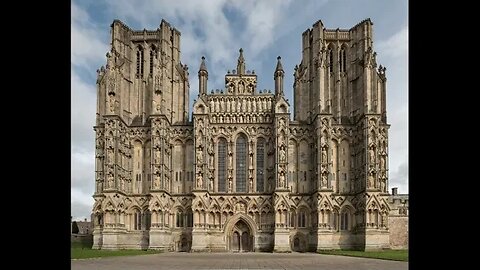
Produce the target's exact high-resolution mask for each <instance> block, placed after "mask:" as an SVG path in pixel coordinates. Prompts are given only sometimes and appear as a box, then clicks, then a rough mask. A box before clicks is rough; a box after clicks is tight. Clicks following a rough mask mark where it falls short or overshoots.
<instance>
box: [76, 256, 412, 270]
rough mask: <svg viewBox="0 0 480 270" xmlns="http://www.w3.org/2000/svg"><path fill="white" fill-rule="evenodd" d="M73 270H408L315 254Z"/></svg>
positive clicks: (140, 261) (102, 263) (96, 263)
mask: <svg viewBox="0 0 480 270" xmlns="http://www.w3.org/2000/svg"><path fill="white" fill-rule="evenodd" d="M72 269H74V270H77V269H78V270H83V269H98V270H122V269H128V270H142V269H155V270H158V269H218V270H220V269H263V270H280V269H299V270H300V269H305V270H307V269H316V270H317V269H327V270H329V269H338V270H347V269H352V270H353V269H355V270H363V269H365V270H367V269H368V270H376V269H382V270H385V269H389V270H397V269H402V270H406V269H408V262H397V261H387V260H377V259H367V258H357V257H347V256H333V255H323V254H315V253H286V254H283V253H161V254H152V255H140V256H127V257H109V258H98V259H83V260H72Z"/></svg>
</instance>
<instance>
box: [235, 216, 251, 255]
mask: <svg viewBox="0 0 480 270" xmlns="http://www.w3.org/2000/svg"><path fill="white" fill-rule="evenodd" d="M230 243H231V245H230V250H231V251H236V252H248V251H252V249H253V248H252V247H253V236H252V232H251V230H250V228H249V226H248V225H247V224H246V223H245V222H244V221H243V220H239V221H238V222H237V223H236V224H235V226H233V230H232V234H231V241H230Z"/></svg>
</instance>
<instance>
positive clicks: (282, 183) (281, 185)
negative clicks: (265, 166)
mask: <svg viewBox="0 0 480 270" xmlns="http://www.w3.org/2000/svg"><path fill="white" fill-rule="evenodd" d="M279 183H280V187H282V188H283V187H285V173H284V172H283V171H281V172H280V176H279Z"/></svg>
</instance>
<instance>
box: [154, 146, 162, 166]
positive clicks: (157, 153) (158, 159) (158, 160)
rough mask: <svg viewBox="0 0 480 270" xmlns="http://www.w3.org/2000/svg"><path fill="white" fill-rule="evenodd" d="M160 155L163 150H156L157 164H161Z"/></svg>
mask: <svg viewBox="0 0 480 270" xmlns="http://www.w3.org/2000/svg"><path fill="white" fill-rule="evenodd" d="M160 155H161V152H160V150H159V149H157V150H155V163H156V164H160Z"/></svg>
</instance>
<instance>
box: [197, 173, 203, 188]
mask: <svg viewBox="0 0 480 270" xmlns="http://www.w3.org/2000/svg"><path fill="white" fill-rule="evenodd" d="M202 178H203V177H202V175H201V174H197V188H202V187H203V179H202Z"/></svg>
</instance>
